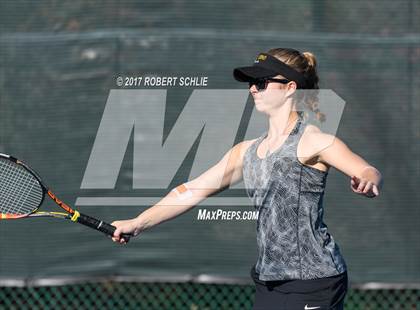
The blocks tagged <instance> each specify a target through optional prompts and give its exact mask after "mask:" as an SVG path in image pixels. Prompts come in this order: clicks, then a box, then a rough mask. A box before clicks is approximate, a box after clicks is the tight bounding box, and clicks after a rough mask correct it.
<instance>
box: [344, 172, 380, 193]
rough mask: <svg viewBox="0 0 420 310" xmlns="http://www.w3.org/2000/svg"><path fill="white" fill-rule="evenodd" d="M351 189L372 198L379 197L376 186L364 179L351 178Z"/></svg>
mask: <svg viewBox="0 0 420 310" xmlns="http://www.w3.org/2000/svg"><path fill="white" fill-rule="evenodd" d="M350 183H351V189H352V190H353V192H355V193H357V194H360V195H364V196H366V197H369V198H373V197H376V196H378V195H379V190H378V187H377V185H376V184H374V183H373V182H371V181H368V180H366V179H359V178H357V177H356V176H352V177H351V181H350Z"/></svg>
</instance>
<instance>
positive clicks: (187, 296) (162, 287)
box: [0, 280, 420, 310]
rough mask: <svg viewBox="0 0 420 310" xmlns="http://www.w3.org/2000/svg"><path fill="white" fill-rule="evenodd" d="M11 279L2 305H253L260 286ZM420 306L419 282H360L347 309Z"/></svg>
mask: <svg viewBox="0 0 420 310" xmlns="http://www.w3.org/2000/svg"><path fill="white" fill-rule="evenodd" d="M40 283H41V282H40ZM44 283H45V282H44ZM9 284H10V286H1V287H0V309H158V310H164V309H168V310H174V309H190V310H199V309H206V310H210V309H251V308H252V303H253V297H254V291H255V287H254V286H253V285H251V284H210V283H195V282H184V283H180V282H136V281H118V280H117V281H114V280H101V281H94V282H84V283H73V284H64V285H46V286H43V285H40V286H37V285H30V284H29V285H28V286H21V285H19V284H18V283H17V282H16V283H15V284H14V285H13V282H9ZM385 287H386V285H385ZM388 287H391V285H388ZM419 307H420V289H419V288H418V287H417V288H416V286H415V285H414V286H413V285H412V286H410V285H408V286H404V285H397V286H396V288H388V289H380V288H377V289H375V288H373V289H365V288H363V285H359V286H358V285H355V286H353V287H352V288H351V289H350V291H349V293H348V295H347V298H346V302H345V309H363V310H374V309H378V310H379V309H380V310H386V309H390V310H391V309H395V310H396V309H398V310H399V309H407V310H408V309H409V310H414V309H419Z"/></svg>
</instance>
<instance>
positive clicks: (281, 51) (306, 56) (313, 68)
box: [267, 48, 325, 122]
mask: <svg viewBox="0 0 420 310" xmlns="http://www.w3.org/2000/svg"><path fill="white" fill-rule="evenodd" d="M267 54H270V55H271V56H274V57H276V58H277V59H278V60H280V61H282V62H284V63H285V64H287V65H288V66H290V67H292V68H293V69H295V70H296V71H298V72H300V73H302V74H303V76H304V77H305V79H306V82H307V87H306V88H308V89H319V85H318V83H319V77H318V72H317V61H316V58H315V55H314V54H312V53H311V52H303V53H301V52H299V51H297V50H295V49H292V48H273V49H271V50H269V51H268V52H267ZM297 95H298V97H300V98H298V99H299V101H303V102H304V103H305V105H306V106H307V107H308V108H309V109H310V110H311V111H312V112H313V113H314V114H315V117H316V118H317V120H319V121H321V122H324V121H325V114H324V113H322V112H321V111H320V110H319V101H318V91H314V92H301V93H300V94H299V93H298V94H297ZM303 97H304V98H303Z"/></svg>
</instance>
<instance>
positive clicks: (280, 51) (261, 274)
mask: <svg viewBox="0 0 420 310" xmlns="http://www.w3.org/2000/svg"><path fill="white" fill-rule="evenodd" d="M234 77H235V78H236V80H238V81H241V82H248V83H249V91H250V93H251V95H252V96H253V99H254V102H255V108H256V110H257V111H259V112H261V113H264V114H265V115H266V116H267V117H268V123H269V128H268V131H267V132H266V133H265V134H263V135H262V136H260V137H259V138H257V139H253V140H247V141H243V142H241V143H239V144H237V145H236V146H234V147H233V148H232V149H231V150H229V151H228V152H227V153H226V154H225V156H224V157H223V158H222V159H221V161H220V162H219V163H217V164H216V165H215V166H213V167H212V168H210V169H209V170H207V171H206V172H204V173H203V174H202V175H200V176H199V177H197V178H195V179H194V180H192V181H190V182H187V183H184V184H181V185H179V186H178V187H176V188H174V189H173V190H172V191H171V192H170V193H169V194H168V195H167V196H165V197H164V198H163V199H162V200H161V201H160V202H158V203H157V204H156V205H154V206H153V207H151V208H149V209H147V210H145V211H144V212H142V213H141V214H140V215H139V216H138V217H136V218H134V219H131V220H125V221H116V222H113V223H112V224H113V225H115V226H116V227H117V229H116V231H115V233H114V237H113V240H114V241H116V242H120V243H125V240H124V239H123V238H121V234H122V233H131V234H133V235H138V234H139V233H140V232H142V231H144V230H146V229H148V228H150V227H153V226H155V225H157V224H159V223H162V222H164V221H166V220H169V219H172V218H174V217H176V216H178V215H180V214H182V213H184V212H186V211H188V210H189V209H191V208H192V207H194V206H195V205H196V204H198V203H199V202H200V201H202V200H203V199H205V198H206V197H208V196H210V195H212V194H214V193H216V192H218V191H220V190H221V189H224V188H226V187H228V186H229V185H231V184H234V183H236V182H238V181H240V180H243V181H244V184H245V186H246V190H247V193H248V195H249V197H250V198H251V200H252V201H253V203H254V205H255V207H256V209H257V210H259V217H258V221H257V245H258V259H257V262H256V264H255V265H254V266H253V268H252V270H251V275H252V277H253V279H254V282H255V285H256V294H255V301H254V309H261V310H269V309H276V310H279V309H285V310H294V309H299V310H310V309H343V304H344V298H345V295H346V293H347V289H348V278H347V267H346V263H345V261H344V259H343V256H342V255H341V253H340V249H339V247H338V245H337V243H336V241H335V240H334V238H333V237H332V235H331V234H330V233H329V232H328V229H327V226H326V225H325V224H324V222H323V213H324V209H323V195H324V189H325V185H326V179H327V175H328V171H329V169H330V168H331V167H334V168H336V169H338V170H340V171H342V172H343V173H344V174H346V175H348V176H349V177H350V187H351V190H352V191H353V192H354V193H356V194H358V195H363V196H365V197H369V198H373V197H376V196H378V195H379V191H380V190H381V187H382V177H381V174H380V172H379V171H378V170H377V169H376V168H374V167H373V166H371V165H370V164H369V163H367V162H366V161H365V160H364V159H363V158H361V157H360V156H358V155H357V154H355V153H353V152H352V151H351V150H350V149H349V148H348V147H347V146H346V144H345V143H344V142H343V141H341V140H340V139H338V138H336V137H332V136H331V135H329V134H326V133H323V132H322V131H321V130H320V129H319V128H318V127H317V126H315V125H312V124H309V123H307V122H306V116H305V114H304V113H303V112H302V111H298V110H297V107H296V100H295V98H296V96H294V95H295V94H298V93H299V90H300V89H304V90H305V89H318V88H319V87H318V75H317V70H316V59H315V57H314V55H313V54H312V53H310V52H304V53H301V52H299V51H297V50H294V49H289V48H276V49H272V50H269V51H268V52H267V53H260V54H259V55H258V56H257V58H256V60H255V62H254V64H253V65H252V66H249V67H241V68H236V69H235V70H234ZM308 102H309V103H308ZM308 102H307V103H306V104H307V107H308V108H309V109H310V110H312V111H313V113H315V115H316V116H317V117H318V118H319V119H320V118H321V117H322V113H321V112H320V111H319V110H318V109H317V106H316V105H315V103H314V102H312V103H311V100H309V101H308ZM311 113H312V112H311ZM331 138H333V139H331ZM324 146H325V147H324Z"/></svg>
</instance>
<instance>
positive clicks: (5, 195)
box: [0, 153, 131, 242]
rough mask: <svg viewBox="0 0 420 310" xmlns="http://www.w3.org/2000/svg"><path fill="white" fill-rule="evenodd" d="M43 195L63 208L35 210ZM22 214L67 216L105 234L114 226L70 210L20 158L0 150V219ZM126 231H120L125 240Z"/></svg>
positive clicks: (19, 216) (109, 232)
mask: <svg viewBox="0 0 420 310" xmlns="http://www.w3.org/2000/svg"><path fill="white" fill-rule="evenodd" d="M45 195H48V196H49V197H50V198H51V199H52V200H53V201H54V202H55V203H56V204H57V205H59V206H60V207H61V208H62V209H64V210H65V211H67V212H66V213H63V212H41V211H38V209H39V208H40V206H41V204H42V202H43V201H44V198H45ZM26 217H55V218H62V219H68V220H71V221H73V222H77V223H80V224H83V225H86V226H88V227H90V228H93V229H96V230H99V231H101V232H103V233H104V234H106V235H108V236H111V237H112V236H113V235H114V231H115V229H116V228H115V226H112V225H110V224H108V223H106V222H104V221H100V220H98V219H96V218H93V217H90V216H88V215H85V214H82V213H80V212H78V211H77V210H73V209H72V208H70V207H69V206H68V205H67V204H66V203H64V202H63V201H61V200H60V199H58V198H57V196H55V195H54V193H53V192H52V191H51V190H50V189H49V188H48V187H47V186H46V185H45V184H44V183H43V182H42V181H41V178H40V177H39V176H38V174H37V173H36V172H35V171H33V170H32V169H31V168H29V167H28V166H27V165H26V164H24V163H23V162H22V161H20V160H18V159H16V158H14V157H12V156H9V155H6V154H1V153H0V220H9V219H20V218H26ZM130 236H131V235H129V234H122V237H123V238H124V240H125V241H126V242H128V240H129V239H130Z"/></svg>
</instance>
